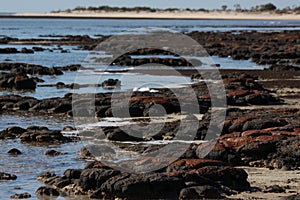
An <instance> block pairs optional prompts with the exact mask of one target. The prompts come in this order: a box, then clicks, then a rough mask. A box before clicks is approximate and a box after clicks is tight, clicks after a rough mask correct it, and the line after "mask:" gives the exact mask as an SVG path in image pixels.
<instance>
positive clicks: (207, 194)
mask: <svg viewBox="0 0 300 200" xmlns="http://www.w3.org/2000/svg"><path fill="white" fill-rule="evenodd" d="M179 199H182V200H183V199H226V197H225V193H224V191H222V189H220V188H216V187H214V186H210V185H204V186H194V187H189V188H184V189H182V190H181V191H180V195H179Z"/></svg>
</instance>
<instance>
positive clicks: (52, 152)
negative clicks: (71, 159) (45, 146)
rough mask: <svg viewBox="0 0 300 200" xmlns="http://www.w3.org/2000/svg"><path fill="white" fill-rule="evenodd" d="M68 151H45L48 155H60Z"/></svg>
mask: <svg viewBox="0 0 300 200" xmlns="http://www.w3.org/2000/svg"><path fill="white" fill-rule="evenodd" d="M65 154H66V153H63V152H59V151H55V150H47V151H46V152H45V155H46V156H60V155H65Z"/></svg>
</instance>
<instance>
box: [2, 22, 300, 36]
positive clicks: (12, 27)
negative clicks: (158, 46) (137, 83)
mask: <svg viewBox="0 0 300 200" xmlns="http://www.w3.org/2000/svg"><path fill="white" fill-rule="evenodd" d="M141 27H159V28H167V29H172V30H176V31H179V32H191V31H231V30H238V31H245V30H246V31H249V30H257V31H282V30H288V29H290V30H291V29H292V30H295V29H300V22H299V21H297V20H151V19H150V20H146V19H143V20H141V19H122V20H120V19H9V18H8V19H1V20H0V32H1V34H0V35H1V36H2V37H3V36H7V37H16V38H49V35H54V36H64V35H90V36H92V37H95V36H97V35H114V34H117V33H120V32H123V31H125V30H129V29H134V28H141Z"/></svg>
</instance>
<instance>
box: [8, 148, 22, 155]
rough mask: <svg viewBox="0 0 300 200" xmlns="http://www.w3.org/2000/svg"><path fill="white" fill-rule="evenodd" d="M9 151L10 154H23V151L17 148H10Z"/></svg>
mask: <svg viewBox="0 0 300 200" xmlns="http://www.w3.org/2000/svg"><path fill="white" fill-rule="evenodd" d="M7 153H8V154H10V155H21V154H22V152H21V151H20V150H19V149H15V148H13V149H10V150H9V151H8V152H7Z"/></svg>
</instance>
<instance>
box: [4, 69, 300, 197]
mask: <svg viewBox="0 0 300 200" xmlns="http://www.w3.org/2000/svg"><path fill="white" fill-rule="evenodd" d="M260 72H263V71H255V74H260ZM253 73H254V72H253ZM282 73H283V74H284V73H286V72H284V71H282ZM261 75H262V76H261V77H263V75H264V74H263V73H261ZM269 76H272V74H271V75H269ZM261 77H260V78H261ZM191 78H192V79H194V80H198V81H199V82H197V83H194V85H193V87H194V89H195V90H196V91H197V89H198V90H199V88H201V91H202V92H203V88H205V86H204V85H203V84H202V83H201V77H198V75H193V76H191ZM269 78H270V77H269ZM256 79H257V78H256V77H254V76H253V75H246V74H235V73H229V74H227V75H224V74H223V81H224V83H225V88H226V94H227V101H228V103H229V105H230V108H228V110H227V117H226V120H225V123H224V128H223V130H222V133H221V136H220V137H219V138H218V140H217V142H216V144H215V145H214V148H213V149H212V151H211V152H210V153H209V154H208V155H207V156H206V157H205V159H203V158H201V156H200V155H198V154H197V152H201V151H202V150H203V148H204V149H205V148H206V145H204V144H202V145H201V144H200V145H195V144H193V145H191V147H190V148H189V149H188V150H187V151H186V153H185V154H184V155H183V156H182V157H181V158H180V159H179V160H177V161H176V162H174V163H172V164H171V165H169V166H168V167H167V168H164V169H161V170H159V171H157V172H153V173H149V174H128V173H124V172H120V171H118V170H115V169H113V168H110V167H108V166H105V165H103V164H102V163H100V162H92V163H90V164H88V165H87V166H86V168H85V169H69V170H67V171H65V173H64V175H63V176H56V175H55V174H51V173H46V174H43V175H41V176H39V177H38V180H39V181H42V182H44V183H45V184H46V185H47V187H43V188H39V189H38V190H37V193H36V194H37V195H38V196H40V198H43V197H42V196H44V195H46V196H53V197H55V196H58V195H60V194H63V195H67V196H71V197H72V196H74V197H76V195H88V196H90V197H91V198H106V199H112V198H116V197H119V198H128V199H139V198H142V197H144V195H145V194H146V195H147V197H151V198H178V199H191V198H213V199H216V198H219V199H220V198H221V199H224V198H230V197H232V198H235V196H237V197H238V196H239V195H241V194H244V192H245V191H248V193H249V192H250V194H251V193H253V195H255V194H256V193H258V192H261V191H264V190H265V192H267V193H268V194H273V195H275V194H278V193H274V192H272V191H273V190H270V191H268V190H267V189H266V188H260V189H259V190H258V191H256V190H255V189H254V188H253V187H252V186H251V185H250V184H249V182H248V180H247V173H246V171H245V170H242V169H237V168H234V166H249V167H254V168H255V167H264V168H269V170H274V169H281V170H288V171H290V170H299V166H300V163H299V160H298V159H297V158H298V157H299V151H298V150H299V142H300V138H299V135H300V132H299V131H300V123H299V122H300V120H299V119H300V108H299V107H294V106H293V105H290V107H286V108H280V106H281V105H283V106H288V103H285V102H289V101H286V99H288V98H289V96H284V98H281V97H276V96H277V95H276V94H274V93H270V88H268V89H265V88H264V86H263V85H261V84H260V83H264V82H260V81H261V79H259V81H258V82H257V81H256ZM270 80H271V79H270ZM273 89H275V88H273ZM199 91H200V90H199ZM255 91H257V92H255ZM110 95H111V94H109V93H107V94H97V95H96V105H99V106H100V107H99V108H98V109H96V110H97V116H98V117H99V118H100V119H101V118H102V117H108V116H110V115H108V113H109V112H108V110H109V108H110V104H109V98H110ZM149 95H150V96H149ZM201 95H202V96H200V95H199V96H200V97H202V98H199V99H198V101H199V102H201V105H202V106H203V107H205V106H204V105H206V108H209V106H210V103H209V102H210V101H209V96H207V95H206V94H203V93H201ZM249 95H250V96H251V95H254V97H256V98H258V99H259V101H258V100H255V101H249V99H252V98H250V96H249ZM204 97H205V98H204ZM170 98H171V99H172V98H174V97H173V96H172V93H169V95H168V91H167V90H165V89H162V90H161V91H160V92H158V93H154V94H150V93H147V92H136V93H135V94H134V95H133V97H132V100H131V101H132V107H130V108H131V110H132V112H131V114H132V115H133V116H134V117H136V118H137V120H138V119H139V118H140V117H142V118H145V117H147V113H146V110H147V109H146V108H147V103H148V102H149V101H150V100H151V102H155V103H161V104H162V105H164V106H166V107H167V108H169V113H168V114H172V113H173V114H174V113H175V114H176V112H178V111H180V110H178V106H176V101H175V102H174V101H173V102H172V101H170ZM291 98H294V97H293V94H291ZM26 102H27V103H26ZM30 102H31V104H30ZM105 102H107V104H105ZM9 103H10V104H11V106H8V104H9ZM22 103H23V104H24V103H26V105H28V106H21V107H20V105H21V104H22ZM103 103H104V104H103ZM23 104H22V105H23ZM1 105H2V106H1V112H2V114H20V115H22V113H30V112H32V113H33V114H34V115H44V114H45V113H47V114H49V115H51V116H54V117H62V118H66V117H67V118H68V115H69V117H70V116H72V114H71V94H69V95H66V96H65V97H63V98H51V99H43V100H36V99H34V98H31V97H27V98H26V99H24V97H21V96H17V95H6V96H2V98H1ZM16 105H19V106H16ZM30 105H32V106H30ZM45 105H47V106H45ZM135 105H139V106H138V108H140V109H141V110H136V109H135V107H134V106H135ZM277 105H278V107H276V106H277ZM239 106H243V108H238V107H239ZM255 106H257V107H255ZM259 107H260V108H259ZM142 108H143V109H146V110H143V109H142ZM176 110H177V111H176ZM202 111H203V114H204V116H203V118H202V120H201V121H199V123H200V124H199V129H198V131H197V135H196V138H195V139H202V138H205V136H206V130H207V125H208V123H209V120H210V118H211V114H210V112H208V109H204V110H202ZM176 123H177V122H176V121H175V122H170V123H168V124H167V126H166V128H164V129H162V132H161V133H160V134H159V136H158V135H157V136H153V138H151V140H153V139H154V140H165V139H166V138H168V139H171V138H172V131H175V129H174V127H176ZM103 130H104V133H105V135H106V138H107V139H109V140H114V141H138V140H136V139H134V138H130V137H129V136H128V135H127V136H126V134H125V133H122V132H120V131H118V130H117V129H116V128H115V127H111V128H108V127H106V128H103ZM90 134H92V133H90ZM122 134H123V136H122ZM124 134H125V135H124ZM165 134H167V135H168V136H169V137H166V136H167V135H165ZM170 136H171V138H170ZM0 138H1V139H11V138H19V139H20V142H22V143H23V142H26V143H29V144H35V145H36V144H50V143H52V142H55V143H61V142H68V141H76V140H78V138H77V139H76V137H75V138H73V139H71V138H66V137H65V136H62V134H61V132H60V131H58V130H49V129H47V128H46V127H28V128H27V129H24V128H21V127H9V128H7V129H6V130H3V131H1V137H0ZM144 140H145V141H147V140H149V138H144ZM207 145H208V146H209V144H207ZM131 150H133V151H138V152H142V151H145V150H146V151H147V149H144V150H141V149H139V148H138V147H136V148H134V149H132V148H131ZM82 151H83V152H81V155H83V157H82V158H83V159H87V158H88V159H89V160H90V159H93V157H91V156H89V155H90V153H88V152H86V150H84V149H83V150H82ZM52 153H53V152H52ZM49 154H51V152H50V153H49ZM55 154H56V152H54V153H53V154H52V155H55ZM57 155H61V156H63V155H62V154H59V153H58V154H57ZM4 177H8V176H4ZM11 177H14V176H13V175H12V176H11ZM150 185H151V187H150ZM49 186H50V187H49ZM266 187H267V185H266ZM270 187H271V186H270ZM142 189H143V192H142V193H140V194H139V193H136V192H134V191H137V190H140V191H142ZM296 189H297V188H296ZM284 191H285V190H284ZM284 191H281V193H282V194H283V193H285V192H284ZM296 191H297V190H296ZM296 191H295V190H294V192H292V193H291V195H292V194H297V192H296ZM241 192H242V193H241ZM279 193H280V192H279ZM250 196H251V195H250Z"/></svg>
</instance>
